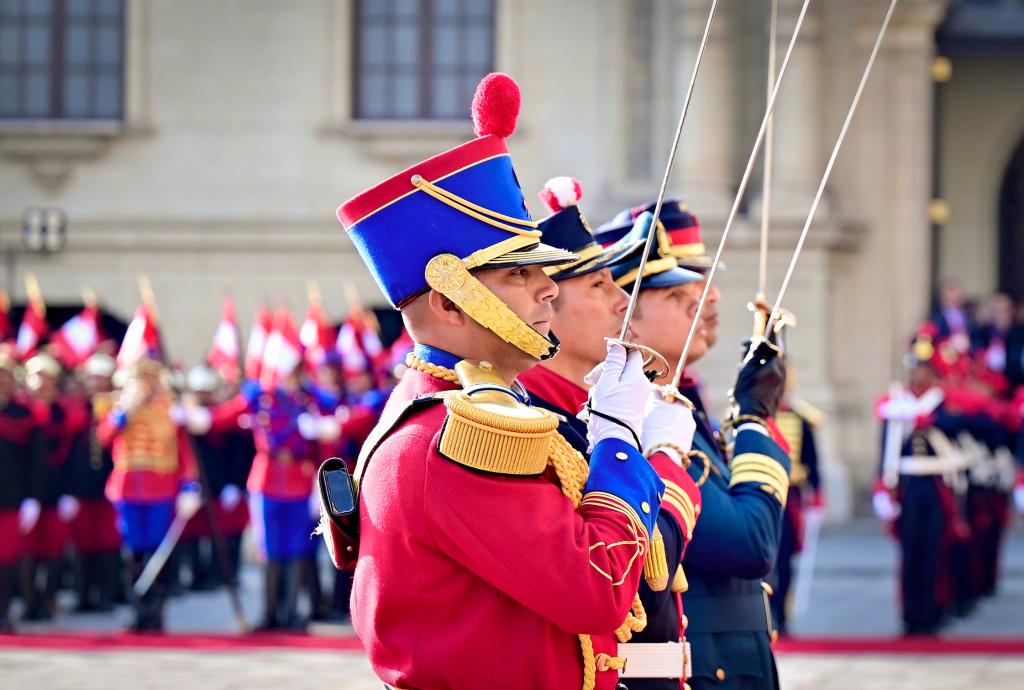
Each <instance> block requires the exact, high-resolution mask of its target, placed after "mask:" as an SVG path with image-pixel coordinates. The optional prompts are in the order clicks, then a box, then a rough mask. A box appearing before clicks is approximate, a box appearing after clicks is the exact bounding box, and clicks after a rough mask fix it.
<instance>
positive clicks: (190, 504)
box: [174, 489, 203, 520]
mask: <svg viewBox="0 0 1024 690" xmlns="http://www.w3.org/2000/svg"><path fill="white" fill-rule="evenodd" d="M202 505H203V499H202V497H201V496H200V495H199V492H198V491H190V490H188V489H186V490H185V491H182V492H181V493H179V494H178V497H177V498H176V499H175V501H174V510H175V512H177V513H178V515H181V516H182V517H184V518H185V519H186V520H188V519H189V518H191V517H192V516H193V515H195V514H196V513H198V512H199V509H200V508H201V507H202Z"/></svg>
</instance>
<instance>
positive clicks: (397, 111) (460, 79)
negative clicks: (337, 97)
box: [355, 0, 494, 120]
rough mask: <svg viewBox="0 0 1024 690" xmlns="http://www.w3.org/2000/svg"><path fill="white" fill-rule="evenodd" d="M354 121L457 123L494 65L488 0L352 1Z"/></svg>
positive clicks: (491, 5) (491, 9) (491, 12)
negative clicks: (354, 38)
mask: <svg viewBox="0 0 1024 690" xmlns="http://www.w3.org/2000/svg"><path fill="white" fill-rule="evenodd" d="M355 13H356V22H355V26H356V40H355V72H356V73H355V117H356V118H358V119H368V120H376V119H434V120H451V119H463V118H466V117H467V116H468V113H469V105H470V102H471V101H472V99H473V90H474V89H475V88H476V85H477V83H478V82H479V81H480V78H481V77H483V76H484V75H485V74H487V73H488V72H490V71H491V70H492V69H493V66H494V0H359V1H358V2H356V6H355Z"/></svg>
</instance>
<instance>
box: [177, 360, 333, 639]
mask: <svg viewBox="0 0 1024 690" xmlns="http://www.w3.org/2000/svg"><path fill="white" fill-rule="evenodd" d="M268 388H269V389H267V390H265V389H264V387H263V386H261V385H260V383H259V382H257V381H246V382H245V383H244V384H243V385H242V389H241V392H240V393H239V394H238V395H237V396H236V397H234V398H233V399H231V400H229V401H227V402H224V403H221V404H219V405H216V406H214V407H213V408H210V409H208V410H207V409H205V408H192V409H190V410H189V411H188V416H189V420H188V422H187V424H188V428H189V430H190V431H191V432H192V433H193V434H195V435H197V436H206V435H211V434H212V435H222V434H228V433H232V432H235V431H237V430H238V429H239V428H240V427H241V426H242V425H248V427H249V429H250V430H251V431H252V434H253V438H254V441H255V446H256V454H255V457H254V459H253V462H252V470H251V472H250V473H249V478H248V481H247V485H246V488H247V490H248V492H249V500H250V513H251V515H252V517H253V527H254V530H255V538H256V543H257V546H258V548H259V549H260V552H261V556H262V557H263V558H264V559H265V582H264V599H265V601H264V607H265V616H264V621H263V623H262V624H261V625H260V627H261V629H266V630H273V629H278V628H301V627H304V622H303V621H302V620H300V619H299V617H298V599H299V595H300V593H301V591H302V590H303V589H307V588H309V583H310V581H309V563H310V555H311V554H312V553H314V551H315V548H316V546H317V542H316V541H314V540H312V539H311V538H310V535H311V534H312V531H313V528H314V527H315V525H316V520H315V519H314V517H313V516H312V515H311V507H310V504H311V497H312V492H313V480H314V477H315V474H316V464H317V462H319V461H320V459H321V457H322V453H321V450H320V446H319V442H320V438H321V436H322V435H323V434H324V426H325V424H324V423H326V424H327V425H329V426H331V427H332V429H331V434H330V436H331V437H332V438H333V437H336V436H337V434H338V433H339V430H338V426H337V424H336V423H335V418H334V417H333V416H330V417H328V416H324V415H321V414H320V408H319V405H318V400H317V396H316V393H315V391H314V390H313V389H312V388H310V387H309V386H308V385H307V384H306V383H305V381H304V380H303V377H302V363H301V360H299V359H298V358H296V360H295V362H294V364H293V366H291V367H290V368H289V370H288V371H286V372H282V375H281V376H279V377H278V380H277V381H276V382H275V383H274V384H273V385H272V386H269V387H268ZM282 593H283V594H282ZM282 599H283V600H284V607H283V608H282V607H281V601H282Z"/></svg>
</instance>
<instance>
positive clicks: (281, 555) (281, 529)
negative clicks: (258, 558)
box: [250, 494, 319, 562]
mask: <svg viewBox="0 0 1024 690" xmlns="http://www.w3.org/2000/svg"><path fill="white" fill-rule="evenodd" d="M250 509H251V513H252V521H253V527H254V528H255V536H256V541H257V543H258V544H259V545H260V549H261V550H262V551H263V553H264V555H265V556H266V557H267V559H268V560H271V561H279V562H285V561H291V560H294V559H296V558H305V557H308V556H311V555H313V554H315V553H316V547H317V543H318V541H319V540H316V539H313V536H312V535H313V530H314V529H315V528H316V521H315V520H313V519H312V518H311V517H310V516H309V501H308V500H307V499H306V498H300V499H294V500H283V499H276V498H270V497H268V496H264V495H263V494H252V495H251V496H250Z"/></svg>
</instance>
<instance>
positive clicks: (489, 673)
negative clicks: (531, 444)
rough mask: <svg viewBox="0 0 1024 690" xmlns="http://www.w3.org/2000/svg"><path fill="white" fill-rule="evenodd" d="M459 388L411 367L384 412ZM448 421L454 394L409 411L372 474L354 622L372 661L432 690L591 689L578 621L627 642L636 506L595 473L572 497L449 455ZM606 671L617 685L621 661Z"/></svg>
mask: <svg viewBox="0 0 1024 690" xmlns="http://www.w3.org/2000/svg"><path fill="white" fill-rule="evenodd" d="M451 388H453V385H452V384H450V383H446V382H444V381H440V380H438V379H436V378H433V377H431V376H429V375H427V374H424V373H421V372H419V371H416V370H414V369H410V370H408V371H407V372H406V373H405V374H404V376H403V378H402V381H401V382H400V383H399V385H398V387H397V388H396V389H395V392H394V393H393V394H392V397H391V399H390V400H389V402H388V408H389V409H387V410H385V413H384V416H385V418H387V417H388V416H389V414H390V413H391V412H392V410H391V409H390V408H392V407H394V406H398V407H404V406H405V404H406V403H407V402H408V401H409V400H411V399H413V398H414V397H417V396H420V395H425V394H430V393H435V392H437V391H441V390H448V389H451ZM444 419H445V408H444V406H443V405H436V406H434V407H431V408H428V409H427V410H425V411H422V412H420V413H418V414H414V415H412V416H411V417H409V418H408V419H406V420H405V421H404V422H403V423H402V424H400V425H399V426H398V427H397V428H396V430H395V431H393V432H392V433H391V434H390V435H389V436H388V437H387V438H386V440H384V442H383V443H382V444H381V445H380V446H379V447H378V449H377V451H376V452H375V454H374V456H373V460H372V462H371V463H370V465H369V469H368V471H367V473H366V475H365V477H364V479H363V482H362V485H361V494H360V519H359V529H360V552H359V561H358V565H357V566H356V574H355V584H354V589H353V594H352V621H353V625H354V626H355V629H356V632H357V634H358V635H359V637H360V638H361V639H362V641H363V644H364V645H365V648H366V651H367V653H368V655H369V658H370V662H371V664H372V665H373V667H374V670H375V671H376V673H377V674H378V675H379V676H380V677H381V678H382V679H383V680H384V681H385V682H387V683H389V684H391V685H394V686H398V687H406V688H418V689H420V690H432V689H434V688H488V689H490V690H500V689H502V688H508V689H509V690H529V689H530V688H537V689H540V688H544V689H551V688H557V689H562V688H578V687H580V686H581V683H582V679H583V662H582V656H581V653H580V643H579V639H578V637H577V633H589V634H591V635H592V641H593V646H594V651H595V652H596V653H601V652H604V653H607V654H609V655H612V656H614V655H615V654H616V648H617V642H616V639H615V636H614V634H613V632H614V630H615V629H616V628H617V627H619V625H621V624H622V622H623V620H624V618H625V615H626V612H627V610H628V609H629V607H630V604H631V602H632V601H633V598H634V595H635V594H636V591H637V586H638V584H639V581H640V577H641V573H642V568H643V554H644V553H645V552H646V546H647V539H648V535H647V531H646V528H645V527H643V526H641V529H640V530H639V533H638V530H637V529H636V524H637V522H636V513H635V512H634V511H633V510H632V509H631V508H629V507H628V505H627V504H626V503H625V502H624V501H621V504H622V506H623V507H624V508H623V507H619V504H618V503H617V502H616V501H617V500H618V499H616V498H615V496H614V495H612V494H611V493H607V492H599V491H592V492H590V493H587V491H589V490H590V486H591V485H590V484H589V483H588V486H587V487H585V495H584V498H583V501H582V502H581V503H580V506H579V508H578V509H574V508H573V506H572V503H571V502H570V501H569V500H568V499H567V498H565V497H564V496H563V495H562V492H561V490H560V488H559V487H558V486H557V484H556V483H555V482H554V481H553V480H552V477H549V476H547V475H544V476H540V477H507V476H499V475H492V474H486V473H481V472H474V471H471V470H469V469H467V468H465V467H463V466H461V465H459V464H457V463H455V462H452V461H450V460H448V459H446V458H444V457H442V456H441V455H440V454H439V453H438V452H437V447H438V441H439V437H440V430H441V427H442V423H443V421H444ZM623 445H625V444H623ZM623 455H624V453H623ZM641 460H642V459H641ZM630 462H633V460H630ZM647 470H648V471H650V468H649V467H648V468H647ZM549 471H550V468H549ZM640 474H644V473H643V472H641V473H640ZM651 476H653V472H651ZM591 479H593V474H592V477H591ZM652 481H653V482H655V483H657V484H658V485H659V486H660V487H661V488H660V489H658V490H659V491H660V490H663V485H661V484H660V482H657V479H656V477H655V478H654V479H653V480H652ZM648 498H653V500H654V501H655V502H656V501H657V500H658V496H657V492H655V493H654V494H653V495H651V496H648ZM602 499H606V500H602ZM644 503H645V505H646V501H645V502H644ZM651 506H652V507H653V509H654V511H655V512H654V513H650V515H651V517H653V515H654V514H656V510H657V504H656V503H652V504H651ZM645 512H649V511H645ZM596 682H597V685H596V687H597V688H599V689H602V688H607V689H609V690H610V689H611V688H614V687H615V685H616V682H617V672H616V671H614V670H608V671H601V672H598V673H597V674H596Z"/></svg>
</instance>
